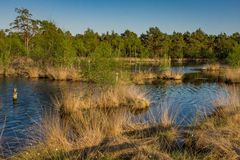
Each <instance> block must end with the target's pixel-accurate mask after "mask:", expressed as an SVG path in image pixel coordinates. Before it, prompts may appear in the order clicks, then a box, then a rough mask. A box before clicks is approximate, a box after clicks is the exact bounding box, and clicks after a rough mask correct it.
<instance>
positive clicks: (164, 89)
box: [0, 67, 227, 155]
mask: <svg viewBox="0 0 240 160" xmlns="http://www.w3.org/2000/svg"><path fill="white" fill-rule="evenodd" d="M195 68H196V67H195ZM174 69H176V70H180V69H182V70H183V71H184V72H187V73H189V72H195V71H193V70H192V69H194V67H175V68H174V67H173V70H174ZM14 87H16V88H18V93H19V97H18V100H17V102H16V103H13V100H12V90H13V88H14ZM137 87H140V88H142V89H144V90H145V91H146V92H147V93H148V94H147V95H148V97H149V98H150V99H151V101H152V103H151V107H150V109H149V110H148V111H147V112H146V113H142V114H140V115H137V116H136V117H137V118H140V120H141V121H147V120H153V119H155V120H156V121H157V120H158V119H159V116H160V114H161V109H162V108H163V107H169V108H171V112H172V113H173V114H175V117H176V122H177V123H178V124H179V125H188V124H191V123H192V122H193V120H194V118H195V117H196V114H197V113H198V111H199V110H211V108H212V105H213V103H214V101H215V100H216V98H217V97H218V96H219V95H224V94H227V93H226V91H225V88H226V86H225V85H223V84H218V83H198V84H193V83H180V84H177V83H174V82H170V83H165V84H159V85H144V86H137ZM61 88H70V89H79V90H80V91H81V90H82V89H83V88H84V84H82V83H80V82H53V81H48V80H28V79H21V78H0V134H1V133H2V137H1V139H0V143H1V145H2V149H1V148H0V151H1V152H2V153H1V152H0V155H1V154H6V153H5V151H6V150H7V151H9V150H12V151H16V150H18V149H21V148H22V147H24V146H25V140H26V139H27V137H26V136H27V133H26V130H28V129H29V128H31V127H32V126H37V124H38V123H39V122H41V121H42V119H43V117H44V115H47V114H50V115H51V114H52V112H53V108H52V107H51V106H52V104H51V103H52V98H54V97H56V96H58V95H59V94H60V92H61ZM8 154H11V152H10V153H8Z"/></svg>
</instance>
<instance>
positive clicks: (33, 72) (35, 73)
mask: <svg viewBox="0 0 240 160" xmlns="http://www.w3.org/2000/svg"><path fill="white" fill-rule="evenodd" d="M39 72H40V71H39V68H37V67H31V68H29V69H28V77H29V78H38V77H39Z"/></svg>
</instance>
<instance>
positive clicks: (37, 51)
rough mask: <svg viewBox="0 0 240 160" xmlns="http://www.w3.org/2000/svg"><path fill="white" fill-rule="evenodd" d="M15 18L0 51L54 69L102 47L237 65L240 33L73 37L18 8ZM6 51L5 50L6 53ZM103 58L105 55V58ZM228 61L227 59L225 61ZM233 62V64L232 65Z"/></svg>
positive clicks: (117, 52)
mask: <svg viewBox="0 0 240 160" xmlns="http://www.w3.org/2000/svg"><path fill="white" fill-rule="evenodd" d="M15 11H16V12H17V17H16V18H15V20H14V21H13V23H11V24H10V25H11V30H9V31H11V32H9V31H8V32H4V31H1V32H0V51H1V52H2V53H1V54H3V52H6V51H7V50H8V51H9V52H10V53H9V54H10V55H12V56H14V55H20V56H21V55H27V56H31V57H32V58H34V59H42V60H44V61H51V62H53V63H54V64H57V65H67V66H72V65H73V64H74V63H75V61H76V60H77V58H79V57H81V58H82V57H88V58H89V57H90V59H91V58H92V56H93V54H94V56H95V54H96V53H95V52H100V51H99V50H101V51H102V50H103V51H104V49H103V44H108V48H111V55H114V56H116V57H138V58H148V57H150V58H159V59H160V60H161V59H166V56H167V58H180V59H181V58H208V59H211V60H212V61H216V60H226V59H228V61H229V62H230V63H232V64H233V65H236V63H237V62H236V60H237V58H234V57H237V56H238V54H236V51H234V47H235V46H236V45H237V44H240V33H238V32H236V33H234V34H232V35H231V36H228V35H226V34H225V33H221V34H219V35H207V34H206V33H204V32H203V31H202V30H201V29H197V30H196V31H195V32H192V33H190V32H185V33H176V32H174V33H173V34H170V35H169V34H166V33H163V32H161V30H160V29H159V28H158V27H150V28H149V29H148V31H146V33H144V34H141V35H140V36H138V35H137V34H136V33H134V32H132V31H130V30H126V31H125V32H124V33H122V34H118V33H115V32H114V31H112V32H111V33H109V32H107V33H105V34H102V35H99V34H98V33H96V32H94V31H93V30H92V29H87V30H86V31H85V32H84V34H77V35H76V36H72V35H71V34H70V32H65V31H63V30H62V29H61V28H59V27H58V26H57V25H56V24H54V23H52V22H49V21H47V20H42V21H41V20H37V19H33V18H32V14H31V13H30V11H29V10H28V9H25V8H20V9H19V8H17V9H16V10H15ZM6 46H7V47H6ZM6 48H7V49H6ZM104 56H105V55H104ZM227 57H228V58H227ZM234 60H235V62H234Z"/></svg>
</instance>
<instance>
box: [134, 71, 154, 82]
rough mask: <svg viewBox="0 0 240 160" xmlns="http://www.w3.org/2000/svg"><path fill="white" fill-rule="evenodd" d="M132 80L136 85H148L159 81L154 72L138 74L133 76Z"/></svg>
mask: <svg viewBox="0 0 240 160" xmlns="http://www.w3.org/2000/svg"><path fill="white" fill-rule="evenodd" d="M131 79H132V81H133V83H135V84H146V83H148V82H150V81H152V80H155V79H157V74H156V73H153V72H138V73H134V74H132V75H131Z"/></svg>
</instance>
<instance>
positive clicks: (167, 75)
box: [159, 70, 184, 80]
mask: <svg viewBox="0 0 240 160" xmlns="http://www.w3.org/2000/svg"><path fill="white" fill-rule="evenodd" d="M183 77H184V73H182V72H173V71H170V70H167V71H164V72H162V73H161V74H160V75H159V78H160V79H165V80H182V79H183Z"/></svg>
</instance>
